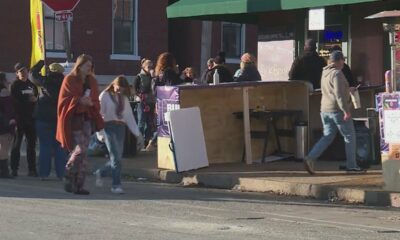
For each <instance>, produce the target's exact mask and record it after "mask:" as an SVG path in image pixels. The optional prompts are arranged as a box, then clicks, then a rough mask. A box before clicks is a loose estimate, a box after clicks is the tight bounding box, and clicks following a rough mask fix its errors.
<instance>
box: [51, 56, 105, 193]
mask: <svg viewBox="0 0 400 240" xmlns="http://www.w3.org/2000/svg"><path fill="white" fill-rule="evenodd" d="M57 115H58V122H57V140H58V141H59V142H60V143H61V146H62V147H63V148H65V149H67V150H68V151H69V152H70V158H69V160H68V162H67V165H66V174H65V191H67V192H73V193H75V194H89V191H87V190H85V189H84V182H85V177H86V166H87V149H88V146H89V140H90V136H91V135H92V134H93V132H94V131H99V130H101V129H103V128H104V122H103V119H102V117H101V115H100V103H99V89H98V85H97V81H96V79H95V77H94V73H93V60H92V57H90V56H88V55H85V54H83V55H81V56H79V57H78V59H77V60H76V63H75V66H74V69H73V70H72V72H71V74H69V75H67V76H66V77H65V79H64V81H63V84H62V86H61V90H60V95H59V99H58V109H57Z"/></svg>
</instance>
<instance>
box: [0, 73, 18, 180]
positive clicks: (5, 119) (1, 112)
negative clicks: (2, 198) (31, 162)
mask: <svg viewBox="0 0 400 240" xmlns="http://www.w3.org/2000/svg"><path fill="white" fill-rule="evenodd" d="M7 85H8V83H7V78H6V74H5V73H3V72H0V178H11V175H10V171H9V169H8V153H9V151H10V148H11V143H12V139H13V134H14V132H15V124H16V121H15V111H14V107H13V104H12V101H13V100H12V97H11V94H10V91H9V90H8V86H7Z"/></svg>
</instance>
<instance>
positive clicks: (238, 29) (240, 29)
mask: <svg viewBox="0 0 400 240" xmlns="http://www.w3.org/2000/svg"><path fill="white" fill-rule="evenodd" d="M243 35H244V25H243V24H238V23H222V50H223V51H225V53H226V57H227V58H231V59H239V58H240V57H241V55H242V54H243V53H244V36H243Z"/></svg>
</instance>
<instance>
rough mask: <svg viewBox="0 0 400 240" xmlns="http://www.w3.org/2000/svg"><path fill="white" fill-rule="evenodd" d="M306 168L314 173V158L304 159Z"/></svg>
mask: <svg viewBox="0 0 400 240" xmlns="http://www.w3.org/2000/svg"><path fill="white" fill-rule="evenodd" d="M304 168H305V169H306V171H307V172H308V173H309V174H310V175H314V174H315V171H314V160H312V159H307V158H306V159H304Z"/></svg>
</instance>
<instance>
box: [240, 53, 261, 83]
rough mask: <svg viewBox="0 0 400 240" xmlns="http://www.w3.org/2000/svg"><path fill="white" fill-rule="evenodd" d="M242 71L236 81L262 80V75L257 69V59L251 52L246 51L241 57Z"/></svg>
mask: <svg viewBox="0 0 400 240" xmlns="http://www.w3.org/2000/svg"><path fill="white" fill-rule="evenodd" d="M238 71H240V73H239V74H238V76H237V78H236V79H235V81H236V82H250V81H260V80H261V75H260V73H259V72H258V70H257V59H256V57H254V55H252V54H250V53H245V54H243V56H242V57H241V59H240V69H239V70H238Z"/></svg>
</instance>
